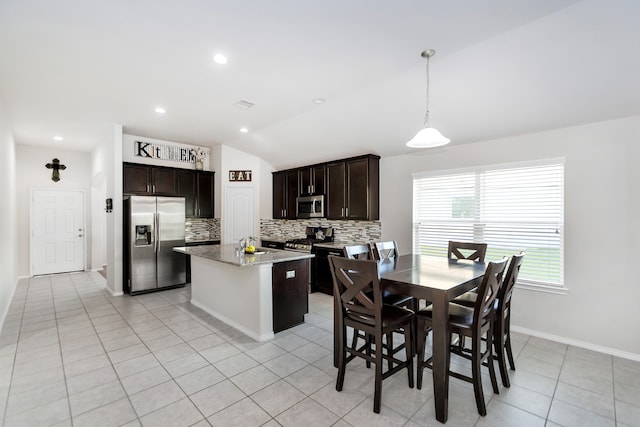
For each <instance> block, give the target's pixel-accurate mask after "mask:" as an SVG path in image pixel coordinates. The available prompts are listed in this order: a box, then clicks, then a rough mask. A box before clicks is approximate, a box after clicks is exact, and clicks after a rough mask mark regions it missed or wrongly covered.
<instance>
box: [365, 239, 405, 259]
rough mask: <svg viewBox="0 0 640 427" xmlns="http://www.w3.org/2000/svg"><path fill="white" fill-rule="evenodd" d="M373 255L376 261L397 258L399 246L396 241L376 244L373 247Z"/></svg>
mask: <svg viewBox="0 0 640 427" xmlns="http://www.w3.org/2000/svg"><path fill="white" fill-rule="evenodd" d="M371 253H372V255H373V256H372V259H375V260H376V261H380V260H387V259H392V258H396V257H397V256H398V255H399V253H398V244H397V243H396V241H395V240H390V241H388V242H376V243H374V244H372V245H371Z"/></svg>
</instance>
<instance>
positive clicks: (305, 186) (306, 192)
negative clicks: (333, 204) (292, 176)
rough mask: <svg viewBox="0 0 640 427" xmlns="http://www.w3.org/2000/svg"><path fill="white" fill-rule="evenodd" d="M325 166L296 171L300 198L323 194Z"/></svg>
mask: <svg viewBox="0 0 640 427" xmlns="http://www.w3.org/2000/svg"><path fill="white" fill-rule="evenodd" d="M324 177H325V165H315V166H309V167H304V168H300V169H298V179H299V180H300V196H315V195H322V194H324V189H325V185H324Z"/></svg>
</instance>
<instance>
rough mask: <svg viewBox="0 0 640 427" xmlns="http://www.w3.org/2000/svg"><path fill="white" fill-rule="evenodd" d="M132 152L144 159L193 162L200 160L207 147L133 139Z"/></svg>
mask: <svg viewBox="0 0 640 427" xmlns="http://www.w3.org/2000/svg"><path fill="white" fill-rule="evenodd" d="M133 154H134V155H135V156H137V157H144V158H146V159H157V160H167V161H171V162H182V163H195V162H196V161H198V160H199V161H202V160H203V159H204V158H205V157H206V156H207V154H209V149H208V148H204V147H195V146H190V145H180V146H178V145H165V144H157V143H153V142H145V141H134V146H133Z"/></svg>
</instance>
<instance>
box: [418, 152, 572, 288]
mask: <svg viewBox="0 0 640 427" xmlns="http://www.w3.org/2000/svg"><path fill="white" fill-rule="evenodd" d="M563 199H564V164H563V163H562V162H553V163H550V164H543V165H540V164H538V165H532V166H518V167H500V166H494V167H491V168H482V169H475V170H470V171H464V172H461V173H443V174H435V175H427V176H424V175H420V176H414V180H413V227H414V232H413V246H414V252H415V253H421V254H424V255H437V256H447V245H448V242H449V240H458V241H469V242H484V243H487V245H488V250H487V260H488V261H492V260H498V259H500V258H502V257H503V256H511V255H513V254H514V253H519V252H520V251H525V252H526V253H527V255H526V257H525V260H524V263H523V266H522V269H521V270H520V276H519V279H518V282H519V283H520V284H526V285H532V286H544V287H549V286H551V287H559V288H561V287H563V286H564V284H563V258H564V257H563V234H564V200H563Z"/></svg>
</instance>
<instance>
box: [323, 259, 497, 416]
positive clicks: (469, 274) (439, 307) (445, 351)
mask: <svg viewBox="0 0 640 427" xmlns="http://www.w3.org/2000/svg"><path fill="white" fill-rule="evenodd" d="M378 269H379V273H380V283H381V285H382V287H383V288H384V290H387V291H389V292H392V293H397V294H402V295H411V296H413V297H415V298H419V299H421V300H427V301H430V302H431V304H433V315H432V316H433V317H432V319H433V322H432V326H433V330H432V332H431V333H432V334H433V336H432V341H433V342H432V351H433V354H432V356H433V359H432V363H433V389H434V390H433V393H434V402H435V410H436V419H437V420H438V421H440V422H442V423H445V422H446V421H447V415H448V404H449V375H448V372H447V369H448V366H449V359H450V352H449V345H450V341H451V334H450V332H449V322H448V318H449V302H450V301H451V300H452V299H454V298H455V297H457V296H459V295H462V294H463V293H465V292H467V291H469V290H471V289H473V288H475V287H477V286H478V285H479V284H480V282H481V281H482V277H483V275H484V271H485V269H486V264H485V263H483V262H474V261H468V260H455V259H449V258H445V257H434V256H426V255H416V254H411V255H401V256H399V257H396V258H395V259H392V260H384V261H380V263H379V264H378ZM334 324H337V323H335V322H334ZM334 327H335V326H334ZM337 336H338V334H335V333H334V337H337ZM337 349H338V343H337V342H336V341H335V339H334V357H336V358H335V359H334V361H335V362H336V365H337Z"/></svg>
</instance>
